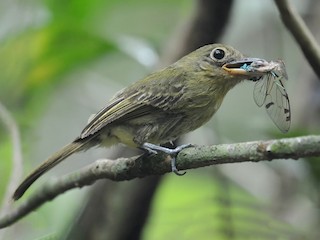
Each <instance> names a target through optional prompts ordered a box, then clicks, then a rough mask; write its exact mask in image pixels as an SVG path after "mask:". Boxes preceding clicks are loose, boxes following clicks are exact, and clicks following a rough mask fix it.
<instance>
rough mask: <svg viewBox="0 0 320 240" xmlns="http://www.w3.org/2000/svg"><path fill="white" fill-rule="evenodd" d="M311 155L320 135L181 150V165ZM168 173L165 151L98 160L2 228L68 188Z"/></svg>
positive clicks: (319, 149) (2, 221) (2, 222)
mask: <svg viewBox="0 0 320 240" xmlns="http://www.w3.org/2000/svg"><path fill="white" fill-rule="evenodd" d="M311 156H320V136H307V137H296V138H287V139H280V140H270V141H255V142H245V143H236V144H222V145H214V146H201V147H192V148H188V149H185V150H183V151H181V152H180V153H179V155H178V157H177V166H178V168H179V169H181V170H184V169H191V168H199V167H204V166H210V165H215V164H223V163H239V162H259V161H263V160H275V159H298V158H302V157H311ZM163 159H165V161H163ZM168 172H170V159H169V158H167V157H165V156H164V155H162V154H159V155H156V156H148V157H139V156H135V157H131V158H119V159H117V160H107V159H103V160H98V161H96V162H94V163H93V164H90V165H89V166H87V167H85V168H83V169H81V170H80V171H78V172H76V173H72V174H69V175H67V176H64V177H61V178H60V179H59V180H56V181H51V182H49V183H48V184H45V185H44V186H43V187H42V188H40V189H38V191H36V192H35V193H34V194H33V195H32V196H31V197H30V198H29V199H27V200H26V201H25V202H24V203H22V204H21V205H20V206H18V207H16V208H15V209H14V210H12V211H11V212H10V213H8V214H7V215H5V216H3V217H2V218H0V228H4V227H7V226H9V225H11V224H13V223H14V222H16V221H18V220H19V219H21V218H22V217H24V216H25V215H27V214H29V213H30V212H31V211H34V210H35V209H37V208H38V207H40V206H41V205H43V204H44V203H46V202H48V201H50V200H52V199H54V198H55V197H57V196H59V195H60V194H62V193H64V192H66V191H67V190H70V189H73V188H81V187H83V186H88V185H91V184H92V183H94V182H95V181H96V180H99V179H110V180H113V181H123V180H130V179H134V178H141V177H146V176H150V175H160V174H164V173H168Z"/></svg>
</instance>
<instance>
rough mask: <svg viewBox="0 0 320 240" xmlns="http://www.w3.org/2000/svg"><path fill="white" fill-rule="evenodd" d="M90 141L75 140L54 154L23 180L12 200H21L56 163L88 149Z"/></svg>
mask: <svg viewBox="0 0 320 240" xmlns="http://www.w3.org/2000/svg"><path fill="white" fill-rule="evenodd" d="M90 140H92V138H90V137H88V138H85V139H80V138H77V139H75V140H74V141H73V142H72V143H69V144H68V145H66V146H64V147H63V148H62V149H60V150H59V151H58V152H56V153H54V154H53V155H52V156H50V157H49V158H48V159H47V160H46V161H44V162H43V163H42V164H41V165H40V166H39V167H37V168H36V169H35V170H34V171H33V172H32V173H30V174H29V176H27V177H26V178H25V179H24V180H23V182H22V183H21V184H20V185H19V187H18V188H17V189H16V191H15V192H14V194H13V196H12V198H13V199H14V200H18V199H19V198H21V197H22V195H23V194H24V193H25V191H27V189H28V188H29V187H30V186H31V185H32V183H33V182H34V181H36V180H37V179H38V178H39V177H40V176H41V175H42V174H44V173H45V172H47V171H48V170H50V169H51V168H53V167H54V166H56V165H57V164H58V163H60V162H62V161H63V160H64V159H66V158H67V157H69V156H70V155H71V154H73V153H75V152H78V151H81V150H86V149H88V148H89V147H90V146H89V144H90V143H89V142H90Z"/></svg>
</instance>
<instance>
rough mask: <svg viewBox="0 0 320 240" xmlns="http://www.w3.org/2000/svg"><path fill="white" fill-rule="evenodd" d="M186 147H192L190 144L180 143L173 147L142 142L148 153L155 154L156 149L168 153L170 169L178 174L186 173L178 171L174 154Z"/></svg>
mask: <svg viewBox="0 0 320 240" xmlns="http://www.w3.org/2000/svg"><path fill="white" fill-rule="evenodd" d="M188 147H192V144H184V145H180V146H178V147H176V148H174V149H171V148H166V147H162V146H159V145H155V144H152V143H144V144H142V148H143V149H145V150H146V151H148V152H149V153H152V154H157V153H158V151H160V152H163V153H166V154H168V155H170V156H171V171H172V172H174V173H175V174H176V175H178V176H182V175H184V174H186V172H183V173H179V171H178V169H177V166H176V156H177V155H178V153H179V152H180V151H181V150H183V149H185V148H188Z"/></svg>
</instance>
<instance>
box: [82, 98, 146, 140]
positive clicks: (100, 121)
mask: <svg viewBox="0 0 320 240" xmlns="http://www.w3.org/2000/svg"><path fill="white" fill-rule="evenodd" d="M151 108H152V106H148V105H145V104H142V103H139V102H136V103H133V102H132V100H131V99H130V98H124V97H120V98H116V99H114V100H113V101H111V102H110V103H109V104H108V105H107V106H106V107H104V108H103V109H101V110H100V111H99V112H98V113H97V114H96V115H95V116H94V117H93V118H92V120H91V121H90V122H89V123H88V124H87V126H86V127H85V128H84V129H83V130H82V132H81V135H80V137H81V138H85V137H88V136H90V135H92V134H94V133H96V132H97V131H99V130H100V129H101V128H103V127H105V126H106V125H108V124H110V123H113V122H115V121H119V120H121V121H128V120H130V119H132V118H134V117H138V116H142V115H145V114H147V113H148V112H150V111H151Z"/></svg>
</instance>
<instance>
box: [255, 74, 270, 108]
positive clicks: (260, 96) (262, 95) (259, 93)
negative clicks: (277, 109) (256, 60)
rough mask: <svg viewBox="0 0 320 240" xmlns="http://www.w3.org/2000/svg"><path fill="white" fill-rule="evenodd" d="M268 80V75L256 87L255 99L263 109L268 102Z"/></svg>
mask: <svg viewBox="0 0 320 240" xmlns="http://www.w3.org/2000/svg"><path fill="white" fill-rule="evenodd" d="M268 78H269V76H268V75H267V74H266V75H264V76H263V77H262V78H260V79H259V80H257V82H256V84H255V85H254V89H253V99H254V101H255V103H256V104H257V105H258V106H259V107H261V106H262V105H263V104H264V103H265V101H266V97H267V88H268V82H269V81H268Z"/></svg>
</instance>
